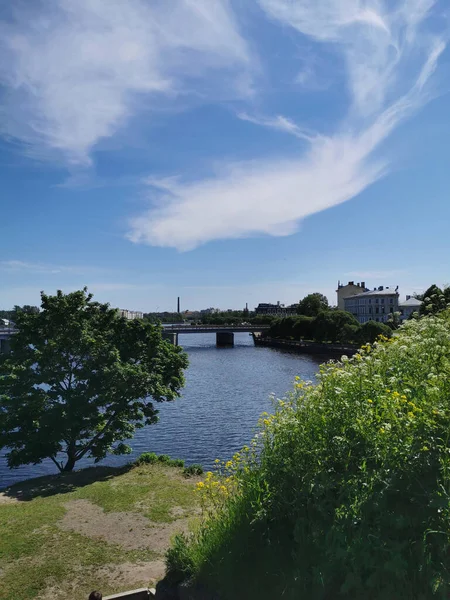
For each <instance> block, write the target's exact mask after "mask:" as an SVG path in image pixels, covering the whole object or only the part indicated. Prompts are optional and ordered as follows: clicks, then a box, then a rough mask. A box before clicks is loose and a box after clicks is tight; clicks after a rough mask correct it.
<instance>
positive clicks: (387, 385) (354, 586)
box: [168, 314, 450, 600]
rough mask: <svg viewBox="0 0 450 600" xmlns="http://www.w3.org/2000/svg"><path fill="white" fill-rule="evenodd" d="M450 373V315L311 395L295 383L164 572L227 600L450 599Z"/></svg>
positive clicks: (221, 480) (217, 481) (379, 346)
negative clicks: (260, 599) (264, 599)
mask: <svg viewBox="0 0 450 600" xmlns="http://www.w3.org/2000/svg"><path fill="white" fill-rule="evenodd" d="M449 375H450V315H449V314H446V315H445V318H444V317H429V318H424V319H420V320H415V321H408V322H407V323H406V324H405V325H404V326H403V327H402V328H401V329H400V330H399V331H398V332H397V333H396V335H395V336H394V337H392V338H391V339H387V338H384V339H383V340H382V341H379V342H377V343H376V344H374V345H373V346H372V345H370V344H368V345H366V346H364V347H363V348H362V349H361V351H360V353H358V354H357V355H355V357H353V358H352V359H350V360H349V359H347V358H346V357H343V359H342V362H341V363H337V364H336V363H328V364H325V365H323V366H322V367H321V369H320V373H319V376H318V383H317V385H312V384H310V383H308V382H303V381H301V380H300V379H299V378H297V381H296V383H295V390H294V392H293V393H291V394H290V395H289V396H288V398H286V399H284V400H283V401H279V402H278V404H277V405H276V408H275V413H274V414H273V415H267V414H266V415H263V417H262V419H261V423H260V426H261V429H260V432H259V434H258V435H257V436H256V438H255V439H254V440H253V442H252V444H251V446H250V448H247V449H244V450H243V451H242V452H241V453H239V454H238V455H237V456H235V457H234V458H233V460H232V461H231V462H230V464H225V469H226V472H223V467H222V466H221V468H219V470H218V472H217V474H211V476H209V477H207V478H206V479H205V481H204V482H203V485H200V484H199V485H198V488H199V493H200V495H201V498H202V502H203V503H204V502H207V508H206V510H205V512H204V520H203V524H202V526H201V527H200V529H199V531H198V532H197V533H196V534H195V535H194V536H193V537H191V538H189V539H188V538H183V537H181V538H178V539H177V541H176V545H174V546H173V547H172V549H171V551H170V554H169V556H168V559H169V560H168V567H169V574H170V575H171V576H172V577H173V578H175V579H182V578H186V577H190V578H193V579H194V580H197V582H198V583H200V584H203V585H206V587H207V588H209V589H211V590H212V591H214V592H217V594H218V595H219V596H220V598H221V599H222V600H228V599H231V598H233V599H236V600H240V599H244V598H245V599H250V600H252V599H257V598H268V597H280V598H281V597H283V598H285V599H286V600H294V599H297V598H308V600H319V599H320V600H322V599H328V598H329V599H331V598H332V599H333V600H343V599H348V600H350V599H354V598H368V599H370V600H385V599H387V598H392V599H393V598H395V599H396V600H426V599H428V598H437V599H442V600H444V598H447V597H448V590H449V585H450V571H449V561H448V557H449V552H450V462H449V456H450V403H449V399H450V377H449ZM227 477H230V478H231V479H230V481H229V482H228V483H227ZM222 487H223V488H224V489H222Z"/></svg>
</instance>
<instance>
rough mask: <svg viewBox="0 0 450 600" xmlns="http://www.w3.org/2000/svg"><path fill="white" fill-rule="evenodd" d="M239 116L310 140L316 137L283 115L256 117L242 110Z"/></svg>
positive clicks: (256, 123) (242, 119)
mask: <svg viewBox="0 0 450 600" xmlns="http://www.w3.org/2000/svg"><path fill="white" fill-rule="evenodd" d="M237 117H238V119H241V121H249V122H250V123H254V124H255V125H262V126H263V127H269V128H271V129H278V130H279V131H283V132H285V133H290V134H291V135H294V136H295V137H298V138H299V139H302V140H306V141H308V142H311V141H312V140H313V138H314V137H316V136H315V135H314V134H313V133H311V132H308V131H307V130H304V129H301V128H300V127H299V126H298V125H296V124H295V123H294V122H293V121H291V119H288V118H286V117H283V115H277V116H276V117H273V118H268V117H254V116H251V115H248V114H247V113H244V112H242V113H239V114H238V115H237Z"/></svg>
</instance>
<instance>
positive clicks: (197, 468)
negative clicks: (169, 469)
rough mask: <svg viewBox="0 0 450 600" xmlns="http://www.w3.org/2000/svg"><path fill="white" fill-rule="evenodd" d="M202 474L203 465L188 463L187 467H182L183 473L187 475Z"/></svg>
mask: <svg viewBox="0 0 450 600" xmlns="http://www.w3.org/2000/svg"><path fill="white" fill-rule="evenodd" d="M202 474H203V467H202V465H195V464H194V465H189V466H188V467H184V469H183V475H186V476H187V477H190V476H193V475H202Z"/></svg>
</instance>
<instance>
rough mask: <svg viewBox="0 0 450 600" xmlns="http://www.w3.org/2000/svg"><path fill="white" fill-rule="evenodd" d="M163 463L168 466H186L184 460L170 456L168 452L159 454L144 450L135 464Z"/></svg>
mask: <svg viewBox="0 0 450 600" xmlns="http://www.w3.org/2000/svg"><path fill="white" fill-rule="evenodd" d="M157 462H159V463H163V464H165V465H166V466H168V467H184V460H181V459H180V458H170V456H168V455H167V454H160V455H159V456H158V455H157V454H155V452H143V453H142V454H141V455H140V456H139V457H138V458H137V459H136V460H135V461H134V464H135V465H154V464H155V463H157Z"/></svg>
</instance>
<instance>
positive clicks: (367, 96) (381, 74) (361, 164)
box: [128, 0, 446, 250]
mask: <svg viewBox="0 0 450 600" xmlns="http://www.w3.org/2000/svg"><path fill="white" fill-rule="evenodd" d="M259 4H260V6H261V7H262V9H263V10H264V11H265V13H266V15H267V17H268V18H270V19H272V20H274V21H275V22H276V23H279V24H283V25H284V26H288V27H290V28H292V29H294V30H295V31H297V33H298V35H300V36H306V37H308V38H309V39H310V40H312V41H313V42H315V43H317V44H323V43H327V44H333V45H334V48H335V51H336V52H338V53H340V54H342V55H343V57H344V59H345V64H346V74H347V82H348V89H347V95H348V113H347V116H346V118H345V119H344V121H343V122H341V123H338V124H336V132H335V133H332V134H329V135H324V134H314V133H311V132H309V131H305V130H304V129H303V128H302V127H301V126H298V125H296V124H295V123H293V122H292V121H291V120H289V119H287V118H285V117H283V116H280V115H279V116H277V117H261V116H258V117H252V116H251V115H249V114H248V113H241V114H239V115H238V116H239V118H240V119H242V120H245V121H250V122H251V123H253V124H255V125H260V126H264V127H269V128H271V129H278V130H280V131H282V132H284V133H290V134H292V135H294V136H295V137H298V138H301V141H302V146H299V157H298V158H294V159H293V158H292V157H289V158H284V159H283V158H278V159H276V160H274V159H268V160H267V159H266V160H255V161H251V162H245V163H238V164H236V163H231V164H223V165H221V168H220V169H218V171H217V172H216V173H215V174H213V175H212V176H211V177H209V178H206V179H202V180H199V181H194V182H193V183H192V182H188V183H183V182H182V181H180V179H179V178H177V179H174V180H171V185H170V188H167V187H165V188H161V189H160V191H159V194H157V195H156V205H155V206H153V207H152V208H150V209H149V210H148V211H146V212H145V213H144V214H141V215H138V216H137V217H135V218H133V219H132V220H131V222H130V230H129V232H128V237H129V239H130V240H132V241H133V242H136V243H146V244H150V245H157V246H169V247H175V248H178V249H179V250H190V249H193V248H195V247H196V246H198V245H200V244H204V243H206V242H208V241H212V240H216V239H227V238H239V237H248V236H253V235H259V234H268V235H273V236H281V235H290V234H292V233H294V232H295V231H297V229H298V227H299V224H300V223H301V221H302V219H304V218H305V217H307V216H308V215H312V214H314V213H317V212H319V211H322V210H325V209H327V208H330V207H332V206H336V205H338V204H340V203H342V202H345V201H347V200H349V199H351V198H354V197H355V196H357V195H358V194H359V193H360V192H362V191H363V190H364V189H366V188H367V187H368V186H370V185H371V184H373V183H374V182H375V181H377V180H378V179H379V178H380V177H381V176H382V175H383V174H384V173H386V172H387V171H388V169H389V163H388V161H387V159H384V160H381V159H379V158H376V155H375V151H376V150H377V149H378V148H379V147H380V145H381V144H382V143H383V142H384V141H385V140H386V139H387V138H388V136H389V135H390V134H391V133H392V131H393V130H394V129H395V128H396V127H397V126H398V125H399V124H400V123H401V122H403V121H404V120H405V119H407V118H409V117H411V116H412V115H413V114H414V112H415V111H417V110H418V109H419V108H420V107H422V106H423V105H424V104H425V103H426V102H427V101H428V100H429V99H430V97H431V94H430V90H429V89H428V83H429V80H430V78H431V76H432V74H433V73H434V71H435V69H436V66H437V62H438V59H439V57H440V55H441V54H442V52H443V51H444V49H445V47H446V38H445V36H444V35H437V34H432V33H430V32H429V31H428V30H427V29H426V20H427V18H428V17H429V15H430V14H431V11H432V9H433V7H435V5H436V2H434V1H433V0H399V1H398V2H395V3H394V2H392V3H391V2H389V3H388V2H383V1H382V0H367V1H364V2H363V1H362V0H323V1H321V2H309V1H306V0H297V2H293V1H292V0H259ZM305 141H306V142H307V147H306V150H304V143H305ZM150 184H151V185H154V184H152V183H151V182H150ZM153 197H155V194H154V193H153Z"/></svg>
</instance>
